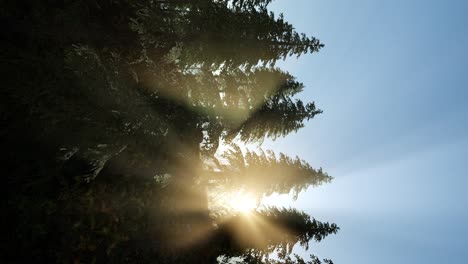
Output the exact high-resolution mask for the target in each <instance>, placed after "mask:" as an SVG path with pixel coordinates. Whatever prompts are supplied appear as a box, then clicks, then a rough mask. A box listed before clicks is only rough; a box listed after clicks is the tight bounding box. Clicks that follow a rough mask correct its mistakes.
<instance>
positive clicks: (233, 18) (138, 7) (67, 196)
mask: <svg viewBox="0 0 468 264" xmlns="http://www.w3.org/2000/svg"><path fill="white" fill-rule="evenodd" d="M270 2H271V1H269V0H237V1H236V0H233V1H222V0H219V1H216V0H195V1H191V0H190V1H189V0H155V1H153V0H137V1H130V0H104V1H92V0H91V1H76V0H69V1H65V2H60V1H32V2H18V1H6V2H5V6H4V8H2V10H0V12H1V13H2V22H5V23H4V24H5V25H6V26H5V28H6V29H5V30H6V33H7V34H6V35H7V36H8V38H7V39H6V40H5V41H2V42H1V43H0V45H1V49H0V50H1V51H0V56H1V58H2V59H1V60H0V70H1V72H2V76H5V78H4V80H3V81H4V87H5V89H4V93H3V94H2V97H1V98H0V100H1V101H2V104H1V110H2V111H1V113H2V114H1V120H2V123H3V124H5V126H4V127H2V129H1V130H0V136H1V142H2V146H4V151H3V152H2V160H3V161H4V163H5V164H4V170H5V171H7V172H8V174H7V175H6V176H4V177H5V182H6V184H5V186H4V187H3V190H4V192H5V193H7V202H6V208H5V210H2V217H3V218H4V219H7V221H6V224H4V225H2V228H3V229H4V230H2V231H3V232H2V233H4V234H5V236H6V237H7V239H5V241H8V244H6V243H2V245H1V246H2V248H1V250H2V254H0V255H1V258H2V261H3V262H6V263H10V262H16V263H17V262H26V261H30V260H31V259H35V260H36V261H38V262H45V263H56V262H60V263H64V262H67V263H68V262H75V263H79V262H89V263H92V262H98V263H101V262H102V263H126V262H137V263H151V262H154V260H155V259H157V260H158V261H159V262H161V263H206V262H207V261H208V262H215V261H216V258H217V257H218V256H222V255H226V256H239V257H242V258H244V260H245V261H253V260H255V259H256V260H260V259H258V258H255V257H259V256H264V255H265V253H267V252H272V250H279V251H280V252H282V254H283V255H284V256H283V257H284V258H283V259H284V260H286V259H287V258H288V255H289V253H290V248H291V247H292V245H293V244H295V243H302V245H306V244H308V242H309V241H310V240H320V239H322V238H323V237H324V236H326V235H328V234H331V233H335V232H336V230H338V229H337V227H336V226H335V225H329V224H326V223H325V224H324V223H320V222H318V221H316V220H314V219H310V218H308V216H307V215H305V214H304V213H300V212H297V211H294V210H286V209H275V208H269V209H265V210H263V211H259V212H256V213H254V214H252V216H255V217H256V218H257V220H258V221H259V223H263V224H265V225H263V226H261V229H262V230H273V229H274V230H279V231H278V232H274V233H267V234H266V237H265V240H264V241H263V242H262V243H260V244H256V243H253V241H250V240H248V239H247V240H243V239H242V238H240V240H239V235H241V234H243V233H245V230H244V231H242V229H241V227H242V226H243V225H244V224H245V223H246V221H247V220H246V218H245V217H243V216H241V215H238V216H235V217H233V218H231V219H224V218H217V217H216V214H214V213H213V212H209V211H208V199H207V194H206V191H207V189H208V191H209V188H212V187H213V186H224V187H225V189H226V190H228V189H239V188H247V189H250V190H252V191H254V192H257V194H256V196H257V197H263V196H265V195H268V194H271V193H274V192H277V193H288V192H290V191H291V190H293V193H294V195H295V196H297V194H298V193H299V192H300V191H301V190H304V189H305V188H307V187H308V186H314V185H318V184H321V183H324V182H328V181H329V180H330V177H329V176H328V175H327V174H326V173H324V172H322V171H321V169H320V170H315V169H313V168H312V167H310V166H309V165H308V164H307V163H306V162H305V161H302V160H300V159H298V158H296V159H292V158H289V157H287V156H285V155H283V154H280V156H279V157H277V156H275V155H274V154H272V153H271V152H267V153H266V154H265V153H253V152H248V153H246V154H245V155H244V154H242V153H241V152H240V150H239V149H238V148H237V149H236V148H235V149H234V150H233V151H231V152H228V153H226V155H225V157H224V158H225V159H226V160H227V162H226V163H223V162H222V161H218V165H216V166H214V167H211V168H207V167H208V166H207V164H205V163H204V162H203V159H209V158H212V159H213V154H214V152H215V151H216V149H217V146H218V144H219V141H222V140H227V141H229V140H230V139H232V138H234V137H236V136H239V138H240V139H241V140H243V141H246V142H250V141H260V140H261V139H263V138H264V137H265V136H268V137H272V138H275V137H278V136H284V135H286V134H288V133H290V132H292V131H295V130H297V129H299V128H300V127H302V126H303V124H304V123H303V122H304V120H307V119H309V118H312V117H313V116H314V115H315V114H318V113H319V112H320V110H317V109H315V106H314V104H305V105H304V103H302V102H301V101H293V99H292V97H293V96H294V95H296V94H297V93H299V92H300V91H302V89H303V85H302V84H301V83H300V82H297V81H296V80H295V78H294V77H293V76H291V75H290V74H289V73H286V72H284V71H282V70H280V69H278V68H275V67H272V66H271V65H273V64H274V63H275V62H276V61H277V60H279V59H282V58H285V57H286V56H290V55H298V56H299V55H301V54H304V53H306V52H316V51H318V50H319V49H320V48H321V47H322V46H323V45H322V44H321V43H320V42H319V41H318V40H317V39H315V38H312V37H311V38H308V37H306V36H305V35H302V34H299V33H297V32H296V31H295V30H294V28H293V26H292V25H290V24H289V23H287V22H285V21H284V19H283V17H282V16H279V17H275V16H274V14H272V13H270V12H268V11H267V6H268V4H269V3H270ZM202 158H203V159H202ZM214 160H216V159H214ZM208 176H209V177H208ZM204 177H205V178H204ZM210 177H211V178H210ZM200 179H204V180H205V181H200ZM282 231H285V232H282ZM269 235H271V236H269ZM261 261H267V260H266V259H261Z"/></svg>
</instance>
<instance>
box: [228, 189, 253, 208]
mask: <svg viewBox="0 0 468 264" xmlns="http://www.w3.org/2000/svg"><path fill="white" fill-rule="evenodd" d="M228 203H229V206H230V207H231V208H232V209H233V210H234V211H237V212H241V213H249V212H251V211H253V210H254V209H255V208H257V200H256V199H255V198H254V197H253V196H252V195H250V194H248V193H244V192H242V191H239V192H237V193H236V194H235V195H233V196H232V198H231V199H229V201H228Z"/></svg>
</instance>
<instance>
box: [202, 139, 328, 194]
mask: <svg viewBox="0 0 468 264" xmlns="http://www.w3.org/2000/svg"><path fill="white" fill-rule="evenodd" d="M230 146H231V148H230V149H229V150H227V151H225V152H224V153H223V154H222V155H221V160H215V162H213V163H214V164H213V165H212V169H211V170H212V171H211V173H208V172H205V173H204V174H203V175H204V176H205V177H208V179H207V181H208V182H210V183H211V184H214V185H221V191H220V192H230V191H231V192H232V190H244V191H245V192H248V193H255V194H256V196H257V197H258V199H260V198H262V197H267V196H269V195H271V194H273V193H278V194H288V193H291V192H292V194H293V198H294V199H297V197H298V195H299V193H300V192H301V191H304V190H306V189H307V188H308V187H310V186H318V185H321V184H323V183H327V182H330V181H331V180H332V177H330V176H329V175H328V174H327V173H325V172H323V171H322V169H321V168H320V169H318V170H317V169H314V168H312V167H311V166H310V165H309V164H308V163H307V162H306V161H304V160H301V159H299V158H298V157H296V158H295V159H292V158H290V157H288V156H286V155H285V154H283V153H280V155H279V157H277V156H276V155H275V154H274V153H273V151H271V150H268V151H266V153H265V152H264V151H263V150H261V151H260V152H259V153H257V152H253V151H248V150H247V151H246V153H245V154H244V153H243V152H242V151H241V149H240V147H239V146H237V145H235V144H231V145H230Z"/></svg>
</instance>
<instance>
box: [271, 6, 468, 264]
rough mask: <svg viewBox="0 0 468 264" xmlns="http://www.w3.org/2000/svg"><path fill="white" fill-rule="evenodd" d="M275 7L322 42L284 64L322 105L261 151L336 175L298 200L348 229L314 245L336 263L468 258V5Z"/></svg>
mask: <svg viewBox="0 0 468 264" xmlns="http://www.w3.org/2000/svg"><path fill="white" fill-rule="evenodd" d="M271 10H273V11H275V13H280V12H282V13H284V16H285V19H286V20H287V21H289V22H290V23H292V24H293V25H294V26H295V27H296V29H297V30H298V31H299V32H304V33H307V34H308V35H309V36H310V35H312V36H315V37H317V38H319V39H320V40H321V41H322V42H323V43H325V45H326V46H325V48H324V49H323V50H322V51H321V52H320V53H317V54H313V55H305V56H302V57H301V58H299V60H296V59H295V58H291V59H288V60H287V61H285V62H281V63H280V66H281V68H283V69H285V70H288V71H289V72H291V73H292V74H293V75H295V76H297V77H298V80H299V81H301V82H303V83H304V84H305V86H306V89H305V91H304V92H303V93H302V94H301V95H300V96H299V97H300V98H301V99H303V100H304V101H315V102H316V104H317V106H318V107H319V108H321V109H323V110H324V113H323V114H322V115H319V116H317V117H316V118H315V119H313V120H311V121H310V122H309V123H308V124H307V125H306V127H305V128H303V129H302V130H300V131H299V132H298V133H296V134H292V135H289V136H287V137H286V138H282V139H278V140H276V141H274V142H271V141H266V142H265V143H264V145H263V147H264V148H270V149H273V150H275V151H281V152H285V153H287V154H289V155H293V156H294V155H298V156H299V157H301V158H303V159H305V160H307V161H308V162H310V163H311V165H313V166H314V167H323V168H324V170H325V171H327V172H328V173H329V174H330V175H332V176H334V178H335V179H334V181H333V182H332V183H330V184H327V185H325V186H322V187H319V188H316V189H310V190H308V191H307V192H306V193H302V194H301V195H300V196H299V199H298V200H297V201H296V202H294V203H291V202H290V201H289V200H288V199H286V198H284V197H279V198H275V199H274V200H273V201H274V202H275V203H279V204H290V205H291V206H293V207H297V208H299V209H302V210H305V211H306V212H308V213H310V214H311V215H312V216H315V217H317V218H318V219H319V220H329V221H334V222H336V223H337V224H338V225H339V226H340V227H341V229H342V230H341V231H340V232H339V234H338V235H336V236H332V237H329V238H327V239H326V240H325V241H323V242H321V243H320V244H317V245H312V247H311V253H314V254H317V255H318V256H320V257H322V258H332V259H333V260H334V261H335V262H336V263H342V264H343V263H360V264H371V263H372V264H375V263H380V264H386V263H399V264H400V263H424V264H431V263H465V262H466V259H468V227H467V226H466V223H468V194H467V191H466V190H465V189H466V187H468V180H467V177H466V167H467V163H468V158H467V157H468V133H467V132H468V104H467V103H466V99H468V52H467V51H466V48H467V47H468V27H467V25H468V17H467V16H466V14H468V2H467V1H456V0H448V1H432V0H429V1H427V0H426V1H422V0H421V1H420V0H407V1H402V0H395V1H375V0H374V1H371V0H356V1H346V0H326V1H325V0H295V1H285V0H277V1H275V2H274V3H273V4H272V5H271Z"/></svg>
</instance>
